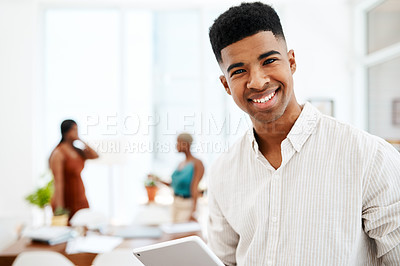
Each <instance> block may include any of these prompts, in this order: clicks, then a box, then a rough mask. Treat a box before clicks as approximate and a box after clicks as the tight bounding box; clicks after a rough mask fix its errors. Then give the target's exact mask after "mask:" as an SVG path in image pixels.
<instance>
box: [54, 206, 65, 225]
mask: <svg viewBox="0 0 400 266" xmlns="http://www.w3.org/2000/svg"><path fill="white" fill-rule="evenodd" d="M68 218H69V211H68V210H67V209H64V208H62V207H58V208H56V210H55V211H54V215H53V217H52V218H51V225H53V226H67V225H68Z"/></svg>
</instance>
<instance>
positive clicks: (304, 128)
mask: <svg viewBox="0 0 400 266" xmlns="http://www.w3.org/2000/svg"><path fill="white" fill-rule="evenodd" d="M281 152H282V164H281V166H280V167H279V168H278V169H276V170H275V169H274V168H273V167H272V166H271V165H270V164H269V162H268V161H267V160H266V159H265V157H264V156H263V155H262V154H261V153H260V151H259V149H258V145H257V142H256V140H255V138H254V134H253V129H251V130H249V131H248V132H247V133H246V134H245V135H244V136H243V137H242V138H241V139H240V140H239V141H238V142H237V143H236V144H234V145H233V146H232V147H231V148H230V149H229V151H228V152H227V153H225V154H223V155H222V156H221V157H220V158H219V159H218V160H217V161H216V163H215V164H214V166H213V167H212V169H211V171H210V176H209V178H208V180H209V186H208V189H209V190H208V197H209V208H210V210H209V211H210V216H209V224H208V241H209V246H210V247H211V249H212V250H213V251H214V252H215V253H216V255H217V256H218V257H219V258H220V259H221V260H222V261H223V262H224V263H225V264H226V265H249V266H257V265H283V266H290V265H299V266H309V265H315V266H327V265H332V266H342V265H363V266H364V265H383V263H385V265H400V245H399V244H400V154H399V153H398V152H397V151H396V150H395V149H394V148H393V147H392V146H391V145H390V144H388V143H387V142H386V141H384V140H382V139H380V138H378V137H375V136H372V135H370V134H368V133H366V132H363V131H361V130H358V129H356V128H354V127H352V126H349V125H347V124H344V123H341V122H339V121H337V120H336V119H334V118H331V117H328V116H325V115H322V114H321V113H320V112H319V111H318V110H317V109H316V108H314V107H313V106H312V105H311V104H309V103H306V104H305V106H304V108H303V110H302V112H301V114H300V116H299V118H298V119H297V121H296V123H295V124H294V126H293V127H292V129H291V131H290V133H289V134H288V136H287V138H286V139H285V140H284V141H283V142H282V144H281Z"/></svg>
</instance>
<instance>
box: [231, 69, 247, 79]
mask: <svg viewBox="0 0 400 266" xmlns="http://www.w3.org/2000/svg"><path fill="white" fill-rule="evenodd" d="M244 72H245V70H244V69H238V70H236V71H233V72H232V74H231V77H232V76H233V75H236V74H241V73H244Z"/></svg>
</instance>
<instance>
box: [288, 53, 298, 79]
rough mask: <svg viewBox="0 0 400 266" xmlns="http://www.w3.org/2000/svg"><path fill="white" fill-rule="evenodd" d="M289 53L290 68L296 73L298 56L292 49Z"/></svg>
mask: <svg viewBox="0 0 400 266" xmlns="http://www.w3.org/2000/svg"><path fill="white" fill-rule="evenodd" d="M287 55H288V59H289V64H290V70H291V72H292V74H294V72H296V67H297V65H296V58H295V56H294V51H293V50H290V51H289V52H288V54H287Z"/></svg>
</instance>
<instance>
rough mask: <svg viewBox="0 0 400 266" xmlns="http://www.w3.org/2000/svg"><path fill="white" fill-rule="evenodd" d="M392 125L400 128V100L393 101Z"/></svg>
mask: <svg viewBox="0 0 400 266" xmlns="http://www.w3.org/2000/svg"><path fill="white" fill-rule="evenodd" d="M392 124H393V125H394V126H400V99H394V100H393V101H392Z"/></svg>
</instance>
